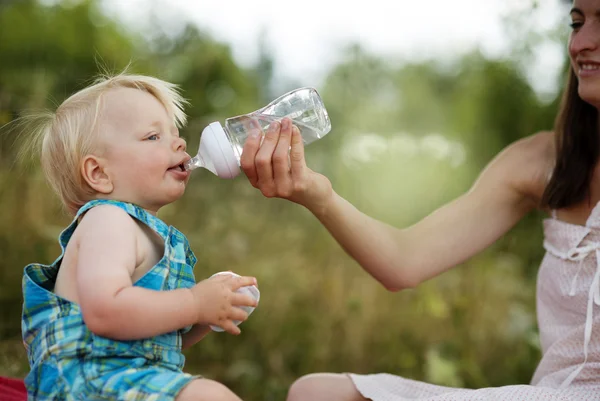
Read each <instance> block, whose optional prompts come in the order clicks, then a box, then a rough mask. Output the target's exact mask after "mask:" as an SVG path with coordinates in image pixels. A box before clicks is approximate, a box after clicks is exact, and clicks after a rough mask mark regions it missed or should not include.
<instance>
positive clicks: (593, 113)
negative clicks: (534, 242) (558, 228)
mask: <svg viewBox="0 0 600 401" xmlns="http://www.w3.org/2000/svg"><path fill="white" fill-rule="evenodd" d="M554 134H555V142H556V165H555V166H554V171H552V177H551V178H550V181H549V182H548V185H547V186H546V189H545V191H544V195H543V196H542V206H543V207H549V208H550V209H560V208H564V207H567V206H570V205H573V204H575V203H577V202H580V201H582V200H584V199H585V197H586V196H588V195H589V186H590V181H591V179H592V175H593V173H594V167H595V165H596V162H597V160H598V153H599V149H598V147H599V146H600V140H599V138H598V135H599V134H598V111H597V110H596V108H595V107H594V106H592V105H591V104H589V103H587V102H585V101H584V100H583V99H582V98H581V97H580V96H579V93H578V80H577V77H576V76H575V72H574V71H573V68H569V77H568V79H567V86H566V88H565V91H564V93H563V96H562V101H561V105H560V109H559V112H558V115H557V117H556V121H555V123H554Z"/></svg>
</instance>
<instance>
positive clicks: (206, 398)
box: [175, 379, 241, 401]
mask: <svg viewBox="0 0 600 401" xmlns="http://www.w3.org/2000/svg"><path fill="white" fill-rule="evenodd" d="M175 401H241V399H240V398H239V397H238V396H237V395H235V393H234V392H233V391H231V390H229V389H228V388H227V387H226V386H224V385H223V384H221V383H219V382H216V381H214V380H208V379H196V380H193V381H192V382H190V383H189V384H188V385H187V386H185V387H184V388H183V390H181V392H180V393H179V395H178V396H177V398H175Z"/></svg>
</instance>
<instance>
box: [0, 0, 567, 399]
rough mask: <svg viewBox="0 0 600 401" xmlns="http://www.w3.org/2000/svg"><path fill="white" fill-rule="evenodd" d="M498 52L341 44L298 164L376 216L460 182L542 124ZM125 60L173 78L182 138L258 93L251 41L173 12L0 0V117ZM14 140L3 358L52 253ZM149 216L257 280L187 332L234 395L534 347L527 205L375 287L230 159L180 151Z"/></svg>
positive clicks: (501, 369) (464, 367) (511, 358)
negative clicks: (235, 311) (227, 168)
mask: <svg viewBox="0 0 600 401" xmlns="http://www.w3.org/2000/svg"><path fill="white" fill-rule="evenodd" d="M559 36H560V35H559ZM522 44H523V43H520V45H522ZM521 50H522V49H521ZM515 54H516V55H515V57H513V58H509V59H505V60H492V59H488V58H486V57H484V56H483V55H482V54H480V53H478V52H472V53H470V54H466V55H464V56H461V57H460V58H458V59H457V60H455V61H454V62H453V63H452V64H451V65H450V66H449V65H447V64H446V65H443V64H441V63H437V62H436V61H435V60H431V61H427V62H423V63H420V64H416V65H415V64H412V65H411V64H395V63H392V62H390V61H389V60H386V59H384V58H380V57H376V56H373V55H370V54H368V53H366V52H365V51H364V50H363V49H361V48H360V47H359V46H349V47H348V48H347V50H346V52H345V53H344V54H343V57H342V58H341V59H340V61H339V64H338V65H336V66H335V67H334V68H332V69H331V71H330V72H329V74H328V76H327V77H326V79H325V80H324V82H325V84H323V86H322V87H321V88H318V89H319V91H320V93H321V95H322V96H323V98H324V101H325V104H326V105H327V108H328V110H329V113H330V116H331V120H332V124H333V130H332V132H331V133H330V134H329V135H328V136H327V137H326V138H324V139H323V140H321V141H319V142H317V143H315V144H314V145H311V147H310V148H308V149H307V158H308V163H309V165H310V166H311V167H313V168H314V169H315V170H317V171H320V172H322V173H324V174H326V175H327V176H328V177H330V179H331V180H332V182H333V185H334V188H336V190H337V191H338V192H339V193H340V194H341V195H342V196H344V197H346V198H347V199H348V200H350V202H352V203H353V204H355V205H356V206H357V207H359V209H361V210H363V211H364V212H366V213H368V214H370V215H371V216H374V217H376V218H379V219H382V220H383V221H386V222H388V223H390V224H394V225H396V226H406V225H409V224H412V223H414V222H416V221H417V220H419V219H420V218H422V217H423V216H425V215H426V214H428V213H430V212H431V211H432V210H434V209H435V208H436V207H438V206H440V205H442V204H443V203H445V202H447V201H449V200H450V199H452V198H454V197H456V196H458V195H459V194H461V193H462V192H464V191H466V190H467V189H468V188H469V186H470V185H471V183H472V182H473V180H474V179H475V178H476V176H477V174H478V172H479V171H480V170H481V169H482V168H483V167H484V166H485V164H486V163H487V162H489V160H490V159H491V158H492V157H493V155H494V154H496V153H497V152H498V151H499V150H500V149H502V148H503V147H504V146H506V145H507V144H509V143H511V142H512V141H514V140H517V139H519V138H521V137H524V136H527V135H530V134H532V133H534V132H536V131H538V130H544V129H550V128H551V127H552V123H553V119H554V113H555V111H556V104H557V100H556V99H554V100H553V101H551V102H547V101H545V102H544V101H541V100H540V99H539V98H538V96H537V95H536V93H535V92H534V91H533V89H532V88H531V86H530V85H529V83H528V81H527V80H526V79H525V78H524V76H523V73H522V70H521V68H520V65H521V61H522V60H523V57H526V54H524V53H522V52H518V53H515ZM129 63H131V66H130V70H131V71H133V72H136V73H144V74H151V75H155V76H158V77H160V78H162V79H165V80H169V81H172V82H175V83H177V84H179V85H180V86H181V87H182V88H183V90H184V95H185V97H186V98H187V99H188V100H189V101H190V103H191V107H190V108H189V109H188V110H187V112H188V114H189V116H190V123H189V125H188V127H187V128H186V129H184V130H183V132H182V133H183V135H184V136H185V137H187V138H188V146H189V150H190V153H194V150H195V149H197V146H198V139H199V138H198V134H199V132H201V130H202V128H203V127H204V126H205V125H206V124H207V123H209V122H211V121H215V120H221V121H222V120H223V119H224V118H226V117H229V116H232V115H237V114H240V113H245V112H249V111H252V110H255V109H257V108H259V107H260V106H262V105H263V104H264V102H265V101H266V100H268V96H267V91H266V90H265V88H266V87H267V86H268V84H269V82H270V77H271V70H272V60H270V58H269V55H268V52H264V54H262V55H261V59H260V62H259V63H258V64H257V66H256V68H254V69H248V68H246V69H244V68H241V67H240V66H238V65H236V63H235V61H234V60H233V58H232V55H231V53H230V50H229V48H228V47H227V46H226V45H224V44H221V43H218V42H216V41H215V40H213V39H212V38H211V37H210V36H209V35H207V34H206V33H204V32H203V31H202V30H200V29H199V28H197V27H195V26H193V25H188V26H186V27H185V28H184V29H182V30H181V33H180V34H178V35H177V36H176V37H173V36H168V35H166V34H164V33H161V32H158V33H156V34H154V35H152V36H151V37H150V38H149V37H147V36H145V35H142V34H141V33H140V32H135V31H133V30H131V29H125V28H124V27H123V26H121V25H120V23H119V22H117V21H114V20H111V19H109V18H108V17H106V16H105V15H103V14H102V12H101V9H100V8H99V6H98V4H97V3H96V2H94V1H91V0H90V1H74V0H71V1H63V2H58V4H56V2H52V3H43V4H41V3H38V2H36V1H33V0H23V1H6V0H4V1H3V2H2V3H0V125H2V124H5V123H8V122H10V121H11V120H13V119H14V118H16V117H18V116H19V115H20V114H21V113H22V112H25V111H27V110H36V109H40V108H45V107H47V108H55V107H56V106H57V105H58V104H60V102H62V100H64V99H65V98H66V97H67V96H68V95H70V94H71V93H73V92H74V91H76V90H78V89H81V88H83V87H84V86H85V85H87V84H88V83H89V82H90V81H91V78H92V77H93V76H95V75H96V74H97V73H98V72H99V70H100V66H101V67H102V68H106V69H108V70H111V71H119V70H121V69H123V68H124V67H125V66H127V65H128V64H129ZM279 89H280V93H283V91H284V90H287V89H291V88H279ZM8 132H9V131H8ZM15 140H16V137H15V135H14V134H13V133H6V132H3V134H2V135H0V211H1V212H0V227H1V228H2V230H0V255H1V257H0V375H9V376H21V377H22V376H24V375H25V374H26V372H27V369H28V367H27V361H26V358H25V353H24V350H23V348H22V346H21V345H20V308H21V287H20V282H21V275H22V269H23V267H24V266H25V265H26V264H28V263H31V262H34V261H36V262H43V263H50V262H52V261H53V260H54V259H55V258H56V257H57V256H58V254H59V247H58V244H57V240H56V238H57V235H58V233H59V232H60V230H61V229H62V228H63V227H64V226H65V225H67V224H68V223H69V218H68V217H67V216H66V215H65V213H64V212H63V211H62V209H61V207H60V205H59V204H58V202H57V200H56V198H55V197H54V195H53V194H52V193H51V192H50V190H49V188H48V187H47V185H46V184H45V183H44V181H43V177H42V173H41V171H39V166H37V165H34V166H33V167H27V166H23V165H22V164H20V163H19V162H18V161H17V160H16V157H15V153H16V152H15V150H16V149H17V147H18V146H15V145H18V143H15ZM161 217H162V218H163V219H164V220H166V221H167V222H168V223H170V224H173V225H175V226H177V227H178V228H179V229H180V230H182V231H183V232H184V233H186V234H187V235H188V238H189V239H190V241H191V244H192V247H193V249H194V251H195V253H196V254H197V256H198V264H197V266H196V270H195V271H196V277H197V279H198V280H201V279H203V278H206V277H208V276H210V275H211V274H212V273H214V272H216V271H220V270H229V269H230V270H233V271H235V272H237V273H240V274H249V275H255V276H256V277H257V278H258V280H259V284H260V288H261V294H262V297H261V305H260V307H259V308H258V309H257V311H256V312H255V313H254V314H253V315H252V316H251V318H250V319H249V321H248V322H246V323H244V325H243V326H242V329H243V333H242V335H241V336H239V337H233V336H229V335H227V334H211V335H209V336H208V337H207V338H206V339H204V340H203V341H202V342H200V343H199V344H198V345H196V346H195V347H193V348H192V349H191V350H189V351H188V352H187V356H188V363H187V370H189V371H191V372H193V373H198V374H202V375H204V376H206V377H210V378H214V379H216V380H219V381H222V382H223V383H225V384H226V385H228V386H229V387H230V388H232V389H233V390H234V391H236V392H237V393H238V394H240V395H241V396H242V397H243V398H244V399H247V400H259V399H260V400H282V399H284V397H285V394H286V391H287V388H288V387H289V385H290V384H291V383H292V381H293V380H294V379H295V378H297V377H299V376H300V375H303V374H307V373H311V372H316V371H334V372H347V371H351V372H357V373H374V372H389V373H394V374H399V375H403V376H406V377H409V378H413V379H419V380H426V381H430V382H434V383H438V384H444V385H455V386H466V387H482V386H500V385H506V384H516V383H527V382H528V381H529V380H530V378H531V375H532V373H533V370H534V368H535V366H536V364H537V362H538V359H539V354H540V352H539V345H538V340H537V328H536V323H535V304H534V300H535V277H536V273H537V267H538V264H539V262H540V260H541V256H542V254H543V250H542V247H541V241H542V233H541V224H540V219H541V218H542V217H543V216H541V215H539V214H533V215H531V216H528V217H527V218H525V219H524V220H523V221H522V222H521V223H519V225H518V226H517V227H515V229H514V230H512V231H511V232H510V233H509V234H507V235H506V236H505V237H504V238H502V239H501V240H500V241H499V242H498V243H496V244H495V245H493V246H492V247H491V248H490V249H489V250H487V251H485V252H484V253H482V254H481V255H479V256H477V257H474V258H473V259H471V260H470V261H468V262H466V263H464V264H463V265H462V266H459V267H458V268H456V269H453V270H452V271H450V272H447V273H445V274H443V275H441V276H440V277H438V278H436V279H434V280H431V281H430V282H427V283H424V284H423V285H421V286H419V288H418V289H415V290H409V291H403V292H400V293H394V294H392V293H388V292H386V291H385V290H384V289H383V288H382V287H381V286H380V285H379V284H377V283H376V282H375V281H374V280H373V279H371V278H370V277H369V276H368V275H367V274H366V273H364V272H363V271H362V270H361V269H360V267H359V266H358V265H357V264H356V263H355V262H354V261H352V260H351V259H350V258H348V257H347V256H346V255H345V254H344V252H343V251H342V250H341V249H340V247H339V246H338V245H337V244H336V243H335V242H334V241H333V240H332V239H331V238H330V237H329V235H328V233H327V232H326V231H325V230H324V229H323V228H322V227H321V226H320V225H319V223H318V222H317V221H316V219H314V218H313V217H312V216H311V215H310V214H309V213H308V212H307V211H305V210H304V209H302V208H300V207H298V206H296V205H293V204H291V203H288V202H285V201H281V200H276V199H275V200H273V199H271V200H267V199H265V198H263V197H262V196H261V195H260V193H258V192H257V191H256V190H254V189H253V188H252V187H251V186H250V185H249V184H248V183H247V182H246V180H245V179H243V178H238V179H236V180H233V181H225V180H219V179H217V178H216V177H214V176H212V175H211V174H210V173H208V172H206V171H197V172H195V173H194V175H193V177H192V179H191V181H190V184H189V187H188V191H187V193H186V195H185V197H184V198H182V199H181V200H180V201H179V202H177V203H176V204H174V205H170V206H168V207H166V208H165V209H164V211H162V212H161Z"/></svg>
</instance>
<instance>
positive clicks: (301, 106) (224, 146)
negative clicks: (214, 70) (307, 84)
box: [185, 88, 331, 178]
mask: <svg viewBox="0 0 600 401" xmlns="http://www.w3.org/2000/svg"><path fill="white" fill-rule="evenodd" d="M284 117H289V118H290V119H291V120H292V123H293V124H294V125H296V126H297V127H298V129H299V130H300V135H301V136H302V139H303V141H304V144H305V145H308V144H309V143H312V142H314V141H316V140H317V139H320V138H322V137H323V136H325V135H326V134H327V133H328V132H329V131H330V130H331V122H330V120H329V116H328V114H327V110H326V109H325V105H324V104H323V101H322V100H321V97H320V96H319V94H318V92H317V91H316V90H315V89H314V88H299V89H295V90H293V91H291V92H288V93H286V94H285V95H283V96H280V97H278V98H277V99H275V100H273V101H272V102H271V103H269V104H268V105H266V106H265V107H263V108H262V109H260V110H257V111H255V112H252V113H249V114H244V115H241V116H237V117H231V118H228V119H226V120H225V126H222V125H221V123H219V122H214V123H211V124H210V125H208V126H207V127H206V128H204V130H203V131H202V136H201V137H200V148H199V150H198V154H197V155H196V156H195V157H193V158H192V159H191V160H190V161H189V162H188V163H187V164H186V166H185V167H186V169H187V170H193V169H196V168H198V167H203V168H206V169H208V170H210V171H211V172H212V173H214V174H216V175H217V176H219V177H221V178H234V177H236V176H237V175H238V174H239V173H240V157H241V154H242V149H243V147H244V144H245V142H246V139H247V138H248V135H250V133H251V132H252V131H253V130H262V131H263V132H266V131H267V130H268V128H269V125H270V124H271V123H272V122H273V121H281V120H282V119H283V118H284Z"/></svg>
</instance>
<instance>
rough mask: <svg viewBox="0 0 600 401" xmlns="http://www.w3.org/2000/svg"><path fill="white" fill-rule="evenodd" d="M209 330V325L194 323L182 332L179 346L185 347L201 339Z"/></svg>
mask: <svg viewBox="0 0 600 401" xmlns="http://www.w3.org/2000/svg"><path fill="white" fill-rule="evenodd" d="M209 332H211V329H210V326H209V325H206V324H195V325H194V326H193V327H192V329H191V330H190V331H188V332H187V333H185V334H183V336H181V337H182V346H181V348H183V349H186V348H189V347H191V346H192V345H194V344H196V343H197V342H198V341H200V340H202V339H203V338H204V337H205V336H206V335H207V334H208V333H209Z"/></svg>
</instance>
